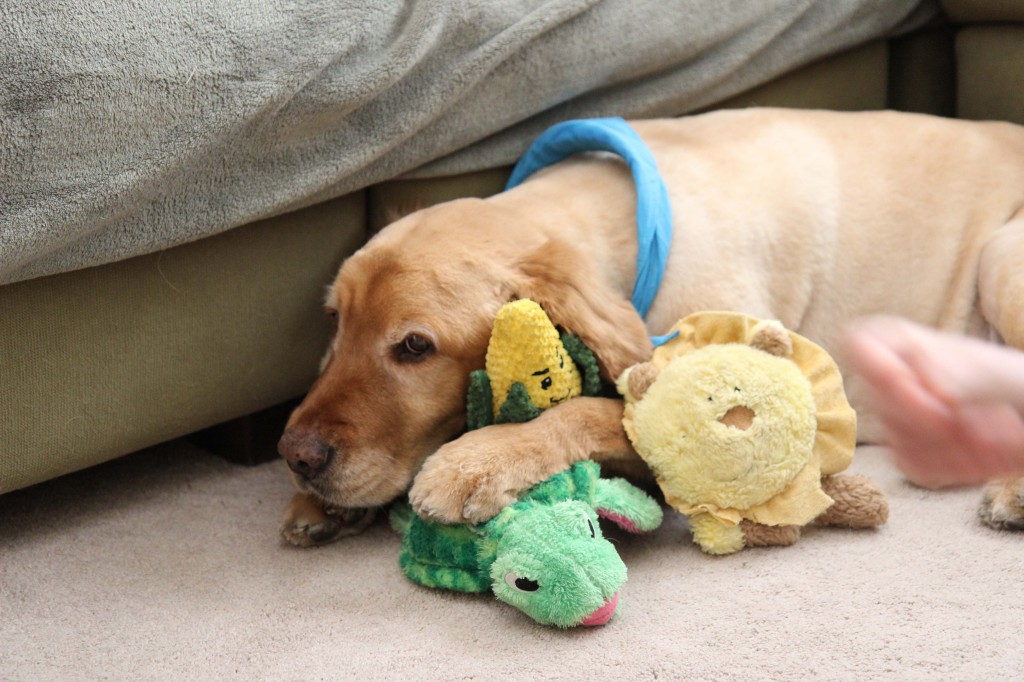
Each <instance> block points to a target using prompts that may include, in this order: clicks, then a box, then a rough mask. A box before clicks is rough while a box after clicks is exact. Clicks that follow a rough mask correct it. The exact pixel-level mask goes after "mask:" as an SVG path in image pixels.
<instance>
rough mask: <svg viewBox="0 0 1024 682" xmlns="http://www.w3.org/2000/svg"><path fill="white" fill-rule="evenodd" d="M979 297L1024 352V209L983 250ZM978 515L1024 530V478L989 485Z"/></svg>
mask: <svg viewBox="0 0 1024 682" xmlns="http://www.w3.org/2000/svg"><path fill="white" fill-rule="evenodd" d="M978 297H979V301H980V305H981V311H982V314H983V315H984V316H985V319H986V320H987V321H988V323H989V324H991V325H992V327H993V329H995V331H996V332H997V333H998V334H999V336H1000V337H1002V339H1003V341H1004V342H1005V343H1006V345H1008V346H1011V347H1013V348H1017V349H1021V350H1024V209H1022V210H1021V211H1018V213H1017V215H1016V216H1015V217H1014V219H1013V220H1011V221H1010V222H1009V223H1007V224H1006V225H1004V226H1002V227H1001V228H999V229H998V230H996V231H995V232H994V233H992V236H991V237H990V238H989V240H988V241H987V242H986V244H985V246H984V248H983V249H982V252H981V259H980V261H979V263H978ZM978 516H979V518H980V519H981V520H982V521H983V522H984V523H985V524H986V525H988V526H991V527H992V528H999V529H1005V530H1024V476H1019V477H1014V478H1008V479H1004V480H1001V481H994V482H992V483H991V484H989V486H988V487H987V488H986V490H985V495H984V497H983V498H982V500H981V504H980V506H979V508H978Z"/></svg>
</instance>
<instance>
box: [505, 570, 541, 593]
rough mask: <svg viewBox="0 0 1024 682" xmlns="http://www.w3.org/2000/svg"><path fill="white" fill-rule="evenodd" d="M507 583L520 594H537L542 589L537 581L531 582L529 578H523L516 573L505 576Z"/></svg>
mask: <svg viewBox="0 0 1024 682" xmlns="http://www.w3.org/2000/svg"><path fill="white" fill-rule="evenodd" d="M505 583H506V584H507V585H508V586H509V587H511V588H512V589H513V590H517V591H519V592H536V591H537V590H539V589H540V583H538V582H537V581H536V580H530V579H529V578H523V577H520V576H518V575H516V574H515V573H506V574H505Z"/></svg>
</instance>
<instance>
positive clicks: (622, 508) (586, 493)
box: [391, 461, 662, 627]
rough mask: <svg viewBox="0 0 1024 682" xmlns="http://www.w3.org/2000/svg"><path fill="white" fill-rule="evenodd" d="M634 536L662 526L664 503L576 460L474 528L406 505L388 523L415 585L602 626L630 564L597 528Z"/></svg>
mask: <svg viewBox="0 0 1024 682" xmlns="http://www.w3.org/2000/svg"><path fill="white" fill-rule="evenodd" d="M598 517H603V518H606V519H608V520H611V521H612V522H614V523H616V524H618V525H619V526H621V527H623V528H625V529H626V530H628V531H630V532H647V531H651V530H653V529H655V528H657V527H658V526H659V525H660V524H661V520H662V510H661V507H660V505H658V503H657V502H655V501H654V500H653V499H651V498H650V497H649V496H648V495H647V494H646V493H644V492H643V491H641V490H639V489H638V488H636V487H634V486H632V485H630V484H629V483H627V482H626V481H624V480H622V479H602V478H601V477H600V467H599V466H598V465H597V464H596V463H595V462H589V461H587V462H578V463H576V464H574V465H573V466H572V467H571V468H570V469H568V470H566V471H563V472H561V473H558V474H556V475H554V476H552V477H551V478H549V479H548V480H546V481H544V482H542V483H539V484H538V485H536V486H534V487H533V488H531V489H530V490H529V491H527V492H526V493H525V494H524V495H523V496H522V498H521V499H520V500H519V501H518V502H516V503H515V504H512V505H509V506H508V507H506V508H505V509H504V510H502V512H501V513H499V514H498V515H497V516H496V517H494V518H493V519H491V520H490V521H488V522H487V523H485V524H481V525H478V526H469V525H456V526H448V525H441V524H436V523H431V522H428V521H424V520H423V519H421V518H420V517H419V516H417V515H415V514H413V513H412V510H411V508H410V507H409V506H408V504H403V505H395V506H394V507H393V508H392V510H391V523H392V525H393V526H394V527H395V529H396V530H397V531H398V532H400V533H402V536H403V540H402V551H401V555H400V558H399V564H400V565H401V567H402V571H403V573H404V574H405V575H406V576H407V577H408V578H409V579H410V580H412V581H413V582H416V583H418V584H420V585H424V586H426V587H433V588H441V589H449V590H457V591H461V592H483V591H486V590H487V589H491V590H493V591H494V594H495V596H496V597H497V598H498V599H500V600H501V601H504V602H505V603H507V604H510V605H512V606H514V607H516V608H518V609H520V610H521V611H523V612H524V613H526V614H527V615H528V616H530V617H531V618H533V619H534V620H536V621H537V622H539V623H543V624H547V625H556V626H559V627H572V626H576V625H603V624H604V623H606V622H608V620H609V619H610V618H611V617H612V615H613V614H614V612H615V607H616V604H617V602H618V591H619V589H620V588H621V587H622V585H623V584H624V583H625V581H626V566H625V564H623V562H622V559H621V558H619V555H618V553H617V552H616V551H615V547H614V546H613V545H612V544H611V543H610V542H609V541H608V540H607V539H605V537H604V535H603V534H602V532H601V527H600V525H599V524H598Z"/></svg>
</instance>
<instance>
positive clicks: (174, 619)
mask: <svg viewBox="0 0 1024 682" xmlns="http://www.w3.org/2000/svg"><path fill="white" fill-rule="evenodd" d="M853 471H855V472H859V473H865V474H867V475H869V476H871V477H873V478H874V479H875V480H876V481H877V482H878V483H879V484H880V485H881V486H882V487H883V488H884V489H885V491H886V492H887V493H888V495H889V497H890V502H891V505H892V515H891V518H890V521H889V524H888V525H887V526H885V527H883V528H882V529H880V530H878V531H868V532H864V531H859V532H858V531H843V530H838V529H820V530H818V529H816V530H811V531H808V532H806V533H805V535H804V537H803V538H802V539H801V540H800V542H799V543H797V544H796V545H794V546H793V547H789V548H774V549H762V550H747V551H744V552H741V553H739V554H736V555H732V556H729V557H724V558H712V557H709V556H705V555H703V554H701V553H700V551H699V550H698V549H697V547H696V546H695V545H693V544H692V543H691V542H690V538H689V533H688V531H687V528H686V524H685V523H684V522H683V521H682V519H681V518H680V517H679V516H678V515H675V514H669V515H668V516H667V521H666V523H665V524H664V525H663V526H662V527H661V528H660V529H659V530H658V531H657V532H655V533H654V534H653V535H651V536H648V537H644V538H633V537H627V536H623V535H615V536H614V537H616V538H617V541H618V547H619V551H620V553H621V554H622V556H623V558H624V559H625V561H626V564H627V565H628V566H629V576H630V578H629V582H628V583H627V584H626V586H625V588H624V589H623V592H622V600H621V603H620V607H619V612H618V615H617V616H616V617H615V619H613V620H612V622H611V623H610V624H609V625H607V626H605V627H603V628H597V629H582V628H581V629H576V630H570V631H559V630H554V629H549V628H545V627H541V626H538V625H535V624H533V623H532V622H530V621H529V620H527V619H526V617H525V616H523V615H522V614H521V613H519V612H518V611H515V610H513V609H512V608H511V607H508V606H505V605H503V604H501V603H499V602H496V601H494V600H493V598H491V597H489V596H474V595H464V594H454V593H442V592H433V591H429V590H426V589H424V588H420V587H417V586H416V585H413V584H412V583H410V582H408V581H407V580H405V579H404V578H403V577H402V575H401V574H400V573H399V570H398V565H397V555H398V545H399V542H398V537H397V536H396V535H394V534H393V533H392V531H391V530H390V528H389V527H388V526H387V524H385V523H383V522H382V521H378V523H377V524H376V525H374V526H373V527H371V528H370V530H369V531H367V532H366V533H365V534H363V535H361V536H358V537H355V538H347V539H344V540H341V541H339V542H337V543H335V544H333V545H330V546H327V547H323V548H319V549H312V550H300V549H293V548H291V547H286V546H284V545H282V544H281V542H280V541H279V540H278V536H277V526H278V521H279V517H280V513H281V510H282V508H283V507H284V505H285V503H286V502H287V500H288V499H289V497H290V495H291V489H290V484H289V483H288V482H287V480H286V477H285V469H284V466H283V463H282V462H273V463H270V464H265V465H262V466H259V467H255V468H241V467H237V466H234V465H231V464H227V463H225V462H223V461H221V460H219V459H216V458H215V457H213V456H212V455H209V454H208V453H205V452H203V451H202V450H199V449H197V448H195V447H194V446H192V445H190V444H188V443H185V442H180V441H179V442H173V443H169V444H165V445H163V446H159V447H157V448H153V449H151V450H148V451H144V452H142V453H138V454H136V455H133V456H130V457H127V458H123V459H121V460H117V461H115V462H112V463H110V464H107V465H103V466H100V467H97V468H94V469H90V470H88V471H84V472H80V473H78V474H74V475H71V476H67V477H64V478H61V479H58V480H56V481H52V482H50V483H47V484H43V485H40V486H36V487H33V488H29V489H26V490H22V491H17V492H14V493H10V494H8V495H5V496H0V679H4V680H42V679H48V680H57V679H60V680H76V679H115V680H120V679H168V680H170V679H175V680H177V679H190V680H209V679H222V680H224V679H238V680H261V679H266V680H318V679H324V680H347V679H353V680H376V679H402V680H405V679H430V680H463V679H465V680H491V679H510V678H514V679H555V680H557V679H575V680H578V679H586V678H587V677H599V678H600V679H630V680H634V679H659V678H660V679H666V678H667V679H714V680H730V679H744V680H747V679H771V680H790V679H793V680H796V679H800V680H803V679H808V678H810V679H822V678H828V679H838V680H846V679H849V680H865V679H879V678H888V679H897V678H898V679H901V680H902V679H959V680H992V679H1011V678H1015V677H1017V676H1018V675H1019V674H1020V672H1021V671H1022V670H1024V653H1022V645H1024V628H1022V623H1024V602H1022V600H1021V599H1020V590H1021V587H1020V580H1021V575H1022V574H1021V556H1022V546H1021V543H1022V541H1024V537H1021V535H1019V534H1017V535H1014V534H1008V533H1006V534H1004V533H998V532H995V531H990V530H987V529H985V528H982V527H980V526H979V525H978V523H977V522H976V521H975V518H974V508H975V505H976V503H977V499H978V493H977V492H976V491H957V492H944V493H930V492H925V491H922V490H919V489H916V488H913V487H911V486H909V485H907V484H906V483H904V482H903V481H902V480H901V478H900V477H899V475H898V474H897V473H896V472H895V470H894V469H893V468H892V467H891V466H890V465H889V464H888V462H887V461H886V460H885V458H884V453H883V452H882V451H881V450H878V449H862V450H861V451H860V452H859V453H858V458H857V460H855V463H854V466H853ZM1014 595H1016V596H1014Z"/></svg>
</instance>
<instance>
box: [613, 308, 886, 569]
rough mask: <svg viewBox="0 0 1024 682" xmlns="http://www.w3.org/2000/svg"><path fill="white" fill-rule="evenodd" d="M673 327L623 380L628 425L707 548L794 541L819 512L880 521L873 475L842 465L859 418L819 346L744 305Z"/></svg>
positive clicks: (830, 517)
mask: <svg viewBox="0 0 1024 682" xmlns="http://www.w3.org/2000/svg"><path fill="white" fill-rule="evenodd" d="M673 330H674V331H678V332H679V333H678V335H677V336H676V337H675V338H674V339H672V340H671V341H669V342H668V343H667V344H665V345H663V346H661V347H659V348H658V349H657V350H656V351H655V354H654V357H653V359H652V360H651V361H650V362H647V363H643V364H641V365H635V366H633V367H631V368H629V369H627V370H626V371H625V372H624V373H623V374H622V376H621V377H619V380H618V382H617V385H618V389H619V392H620V393H621V394H622V395H623V397H624V398H625V400H626V409H625V414H624V418H623V425H624V426H625V429H626V433H627V434H628V435H629V438H630V440H631V441H632V443H633V445H634V447H635V448H636V450H637V452H638V453H639V454H640V456H641V457H642V458H643V459H644V460H645V461H646V462H647V464H648V465H649V466H650V467H651V469H652V471H653V472H654V474H655V476H656V477H657V479H658V484H659V485H660V486H661V489H662V491H663V492H664V494H665V499H666V501H667V502H668V503H669V504H670V505H671V506H672V507H674V508H675V509H677V510H678V511H680V512H682V513H683V514H686V515H687V516H688V517H689V520H690V528H691V530H692V532H693V538H694V542H696V543H697V544H698V545H700V547H701V549H703V550H704V551H705V552H707V553H709V554H729V553H732V552H736V551H738V550H740V549H742V548H743V547H750V546H766V545H789V544H792V543H794V542H796V540H797V539H798V538H799V536H800V528H801V527H802V526H805V525H807V524H809V523H812V522H817V523H819V524H822V525H842V526H847V527H854V528H865V527H871V526H877V525H881V524H882V523H885V521H886V520H887V518H888V504H887V502H886V499H885V495H884V494H883V493H882V491H881V490H879V489H878V487H877V486H875V484H874V483H872V482H871V481H870V480H869V479H867V478H864V477H862V476H837V475H836V474H838V473H839V472H840V471H843V470H844V469H846V468H847V467H848V466H849V464H850V462H851V460H852V458H853V452H854V449H855V447H856V432H857V418H856V413H855V412H854V411H853V408H852V407H850V404H849V403H848V402H847V400H846V394H845V392H844V390H843V381H842V376H841V375H840V373H839V368H838V367H837V366H836V364H835V362H834V361H833V360H832V358H831V357H829V355H828V354H827V353H826V352H825V351H824V350H823V349H822V348H820V347H819V346H817V345H815V344H814V343H812V342H811V341H809V340H807V339H805V338H803V337H802V336H799V335H798V334H795V333H793V332H790V331H788V330H786V329H785V328H784V327H783V326H782V325H781V324H779V323H778V322H775V321H761V320H757V319H755V318H752V317H748V316H746V315H741V314H738V313H720V312H707V313H698V314H695V315H691V316H689V317H687V318H685V319H684V320H682V321H681V322H680V323H679V324H677V325H676V327H674V328H673Z"/></svg>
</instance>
